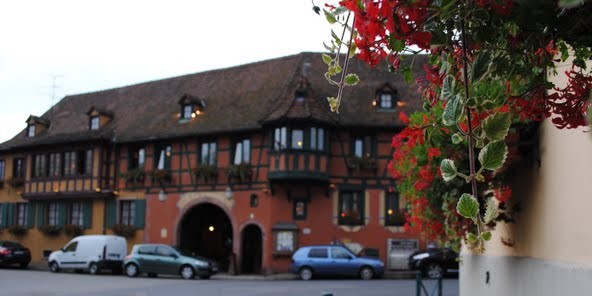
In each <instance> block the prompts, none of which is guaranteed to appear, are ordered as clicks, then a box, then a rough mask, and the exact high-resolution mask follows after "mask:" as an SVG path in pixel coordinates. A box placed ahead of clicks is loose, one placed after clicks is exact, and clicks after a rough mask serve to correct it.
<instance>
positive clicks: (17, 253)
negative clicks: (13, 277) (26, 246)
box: [14, 251, 25, 255]
mask: <svg viewBox="0 0 592 296" xmlns="http://www.w3.org/2000/svg"><path fill="white" fill-rule="evenodd" d="M24 253H25V252H23V251H14V254H15V255H22V254H24Z"/></svg>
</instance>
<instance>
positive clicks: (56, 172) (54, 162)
mask: <svg viewBox="0 0 592 296" xmlns="http://www.w3.org/2000/svg"><path fill="white" fill-rule="evenodd" d="M61 174H62V154H61V153H50V154H49V176H50V177H58V176H60V175H61Z"/></svg>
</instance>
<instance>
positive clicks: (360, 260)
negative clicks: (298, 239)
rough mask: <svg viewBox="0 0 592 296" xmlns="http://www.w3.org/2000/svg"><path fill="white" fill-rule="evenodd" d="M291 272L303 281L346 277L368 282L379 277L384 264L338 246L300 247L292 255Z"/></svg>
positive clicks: (382, 271)
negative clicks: (315, 277) (324, 277)
mask: <svg viewBox="0 0 592 296" xmlns="http://www.w3.org/2000/svg"><path fill="white" fill-rule="evenodd" d="M292 272H294V273H297V274H299V275H300V278H301V279H303V280H310V279H311V278H312V277H313V276H348V277H360V278H362V279H365V280H369V279H371V278H373V277H381V276H382V274H383V273H384V263H383V262H382V261H380V260H378V259H376V258H369V257H358V256H356V255H355V254H354V253H352V252H351V251H350V250H349V249H347V248H345V247H343V246H340V245H329V246H307V247H301V248H300V249H298V251H296V252H295V253H294V255H292Z"/></svg>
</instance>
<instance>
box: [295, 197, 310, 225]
mask: <svg viewBox="0 0 592 296" xmlns="http://www.w3.org/2000/svg"><path fill="white" fill-rule="evenodd" d="M306 205H307V203H306V201H304V200H297V199H296V200H294V201H293V204H292V206H293V210H292V218H293V219H294V220H306V214H307V211H306V210H307V207H306Z"/></svg>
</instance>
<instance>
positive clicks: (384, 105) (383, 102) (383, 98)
mask: <svg viewBox="0 0 592 296" xmlns="http://www.w3.org/2000/svg"><path fill="white" fill-rule="evenodd" d="M393 105H394V104H393V94H391V93H382V94H380V108H381V109H393Z"/></svg>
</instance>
